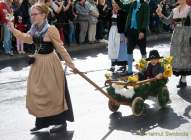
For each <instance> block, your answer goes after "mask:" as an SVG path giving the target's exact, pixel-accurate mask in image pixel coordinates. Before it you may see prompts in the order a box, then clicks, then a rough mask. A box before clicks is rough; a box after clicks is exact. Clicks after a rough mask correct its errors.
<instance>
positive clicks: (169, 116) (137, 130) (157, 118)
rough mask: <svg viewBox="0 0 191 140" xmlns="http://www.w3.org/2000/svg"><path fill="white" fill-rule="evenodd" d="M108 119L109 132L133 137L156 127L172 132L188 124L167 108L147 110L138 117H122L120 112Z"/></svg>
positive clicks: (144, 133)
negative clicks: (130, 134)
mask: <svg viewBox="0 0 191 140" xmlns="http://www.w3.org/2000/svg"><path fill="white" fill-rule="evenodd" d="M110 119H111V120H110V127H109V128H110V130H122V131H127V132H130V133H132V134H134V135H146V132H147V131H149V130H152V129H154V128H156V127H161V128H165V129H169V130H173V129H175V128H178V127H180V125H181V124H184V123H188V120H186V119H184V117H182V116H178V115H177V114H176V113H175V112H174V110H173V109H172V108H169V107H168V108H165V109H160V110H156V109H154V108H147V109H146V110H145V113H144V114H143V115H142V116H139V117H136V116H134V115H131V116H122V114H121V113H120V112H116V113H113V114H111V115H110ZM109 133H111V131H110V132H109ZM102 140H104V139H102Z"/></svg>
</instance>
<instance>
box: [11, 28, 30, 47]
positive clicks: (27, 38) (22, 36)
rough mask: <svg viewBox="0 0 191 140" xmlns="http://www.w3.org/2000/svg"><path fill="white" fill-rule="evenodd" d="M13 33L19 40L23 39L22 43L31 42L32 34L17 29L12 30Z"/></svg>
mask: <svg viewBox="0 0 191 140" xmlns="http://www.w3.org/2000/svg"><path fill="white" fill-rule="evenodd" d="M13 35H14V36H15V37H16V38H18V39H19V40H21V41H23V43H27V44H32V43H33V40H32V36H31V35H30V34H28V33H23V32H21V31H19V30H17V29H14V30H13Z"/></svg>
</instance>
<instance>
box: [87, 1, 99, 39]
mask: <svg viewBox="0 0 191 140" xmlns="http://www.w3.org/2000/svg"><path fill="white" fill-rule="evenodd" d="M88 1H89V3H90V19H89V26H88V27H89V28H88V41H89V43H95V41H96V26H97V22H98V17H99V12H98V9H97V1H94V0H88Z"/></svg>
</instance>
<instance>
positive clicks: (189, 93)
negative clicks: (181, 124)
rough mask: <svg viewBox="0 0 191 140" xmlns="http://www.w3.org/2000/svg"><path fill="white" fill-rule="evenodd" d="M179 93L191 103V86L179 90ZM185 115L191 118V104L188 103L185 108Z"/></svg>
mask: <svg viewBox="0 0 191 140" xmlns="http://www.w3.org/2000/svg"><path fill="white" fill-rule="evenodd" d="M178 95H179V96H180V97H181V98H182V99H184V100H185V101H187V102H189V103H191V87H190V86H188V87H186V88H184V89H180V90H179V91H178ZM184 116H185V117H187V118H188V119H191V105H188V106H187V107H186V108H185V110H184Z"/></svg>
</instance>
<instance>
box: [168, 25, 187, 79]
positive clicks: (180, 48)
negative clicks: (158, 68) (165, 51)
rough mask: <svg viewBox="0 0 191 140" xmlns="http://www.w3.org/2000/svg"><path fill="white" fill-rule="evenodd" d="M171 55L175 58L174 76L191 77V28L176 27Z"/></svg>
mask: <svg viewBox="0 0 191 140" xmlns="http://www.w3.org/2000/svg"><path fill="white" fill-rule="evenodd" d="M170 54H171V55H172V56H173V58H174V60H173V65H172V66H173V74H174V75H176V76H179V75H184V76H186V75H191V63H190V62H191V27H188V26H187V27H186V26H185V27H176V28H175V30H174V32H173V35H172V39H171V48H170Z"/></svg>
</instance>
